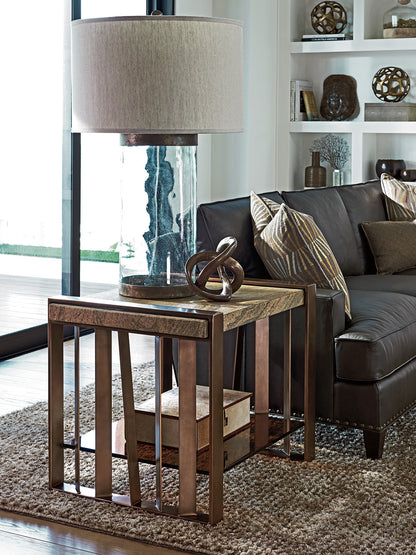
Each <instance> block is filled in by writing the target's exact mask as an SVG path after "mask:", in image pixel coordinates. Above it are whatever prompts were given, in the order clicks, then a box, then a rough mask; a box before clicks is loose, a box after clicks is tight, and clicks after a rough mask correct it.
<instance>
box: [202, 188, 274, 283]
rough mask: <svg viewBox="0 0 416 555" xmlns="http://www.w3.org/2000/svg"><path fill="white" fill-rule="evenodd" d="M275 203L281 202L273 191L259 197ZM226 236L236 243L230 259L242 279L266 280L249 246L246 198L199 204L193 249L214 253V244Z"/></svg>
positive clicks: (247, 199)
mask: <svg viewBox="0 0 416 555" xmlns="http://www.w3.org/2000/svg"><path fill="white" fill-rule="evenodd" d="M263 196H264V197H269V198H271V199H273V200H275V201H276V202H283V199H282V197H281V196H280V195H279V193H277V192H276V191H273V192H269V193H263ZM229 235H232V236H234V237H235V238H236V239H237V248H236V250H235V251H234V253H233V258H235V259H236V260H238V262H239V263H240V264H241V266H242V267H243V270H244V274H245V275H246V277H251V278H269V277H270V276H269V274H268V273H267V270H266V268H265V267H264V264H263V262H262V261H261V259H260V257H259V255H258V254H257V251H256V249H255V248H254V243H253V226H252V223H251V215H250V197H248V196H246V197H242V198H236V199H231V200H224V201H219V202H211V203H208V204H201V205H199V206H198V210H197V245H198V246H197V248H198V250H199V251H200V250H207V251H215V250H216V248H217V245H218V243H219V242H220V241H221V239H224V237H227V236H229Z"/></svg>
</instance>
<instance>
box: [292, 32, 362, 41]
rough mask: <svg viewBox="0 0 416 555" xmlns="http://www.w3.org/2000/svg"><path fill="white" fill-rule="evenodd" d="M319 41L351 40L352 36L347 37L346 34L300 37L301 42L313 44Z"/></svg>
mask: <svg viewBox="0 0 416 555" xmlns="http://www.w3.org/2000/svg"><path fill="white" fill-rule="evenodd" d="M320 40H321V41H322V40H352V35H347V34H346V33H337V34H322V35H302V42H314V41H320Z"/></svg>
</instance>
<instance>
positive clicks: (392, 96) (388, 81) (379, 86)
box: [372, 67, 410, 102]
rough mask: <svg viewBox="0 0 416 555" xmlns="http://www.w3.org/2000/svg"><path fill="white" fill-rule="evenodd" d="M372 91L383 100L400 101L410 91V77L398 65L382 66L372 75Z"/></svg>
mask: <svg viewBox="0 0 416 555" xmlns="http://www.w3.org/2000/svg"><path fill="white" fill-rule="evenodd" d="M372 86H373V92H374V94H375V95H376V97H377V98H379V99H380V100H384V101H385V102H400V100H403V98H405V96H407V94H408V92H409V91H410V78H409V76H408V75H407V73H406V72H405V71H404V70H403V69H400V68H399V67H382V68H381V69H379V70H378V71H377V73H376V74H375V75H374V77H373V83H372Z"/></svg>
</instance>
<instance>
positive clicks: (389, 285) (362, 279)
mask: <svg viewBox="0 0 416 555" xmlns="http://www.w3.org/2000/svg"><path fill="white" fill-rule="evenodd" d="M412 272H413V274H412ZM414 274H416V270H408V274H406V273H405V272H403V273H400V274H392V275H385V276H384V275H383V276H381V275H378V274H369V275H366V276H349V277H346V278H345V281H346V282H347V286H348V289H361V290H362V291H387V292H391V293H403V294H404V295H412V296H413V297H416V279H415V278H414Z"/></svg>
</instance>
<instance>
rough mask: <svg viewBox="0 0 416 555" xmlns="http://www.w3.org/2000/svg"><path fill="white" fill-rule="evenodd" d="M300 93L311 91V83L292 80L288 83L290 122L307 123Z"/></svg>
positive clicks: (303, 102)
mask: <svg viewBox="0 0 416 555" xmlns="http://www.w3.org/2000/svg"><path fill="white" fill-rule="evenodd" d="M302 91H312V83H311V81H307V80H301V79H293V80H292V81H291V82H290V121H307V120H308V115H307V113H306V106H305V101H304V99H303V95H302Z"/></svg>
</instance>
